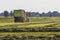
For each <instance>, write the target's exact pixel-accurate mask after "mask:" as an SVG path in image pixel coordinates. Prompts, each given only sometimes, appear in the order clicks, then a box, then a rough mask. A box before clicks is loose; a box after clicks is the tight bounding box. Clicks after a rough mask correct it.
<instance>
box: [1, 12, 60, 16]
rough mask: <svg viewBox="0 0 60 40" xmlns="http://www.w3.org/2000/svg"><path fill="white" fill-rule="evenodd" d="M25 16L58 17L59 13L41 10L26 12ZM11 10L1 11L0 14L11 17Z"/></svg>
mask: <svg viewBox="0 0 60 40" xmlns="http://www.w3.org/2000/svg"><path fill="white" fill-rule="evenodd" d="M26 13H27V16H29V17H60V13H59V12H58V11H53V12H51V11H49V12H47V13H45V12H42V13H39V12H26ZM13 14H14V12H13V11H10V13H9V12H8V11H4V12H2V13H0V16H4V17H13V16H14V15H13Z"/></svg>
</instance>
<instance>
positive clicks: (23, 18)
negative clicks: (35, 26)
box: [14, 9, 29, 22]
mask: <svg viewBox="0 0 60 40" xmlns="http://www.w3.org/2000/svg"><path fill="white" fill-rule="evenodd" d="M14 21H15V22H28V21H29V17H28V16H27V13H26V12H25V10H22V9H20V10H14Z"/></svg>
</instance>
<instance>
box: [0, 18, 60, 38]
mask: <svg viewBox="0 0 60 40" xmlns="http://www.w3.org/2000/svg"><path fill="white" fill-rule="evenodd" d="M29 19H30V20H29V22H23V23H21V22H18V23H15V22H14V18H0V38H4V37H5V36H8V35H17V36H18V37H21V35H22V36H23V35H24V36H29V35H33V36H41V35H42V36H49V35H60V32H12V29H14V28H15V30H16V29H17V30H18V29H19V30H20V29H21V28H22V29H23V30H25V29H29V28H33V29H36V28H41V27H42V28H44V27H47V28H58V29H60V17H30V18H29ZM1 30H2V31H3V30H9V32H2V31H1Z"/></svg>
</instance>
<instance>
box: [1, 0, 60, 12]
mask: <svg viewBox="0 0 60 40" xmlns="http://www.w3.org/2000/svg"><path fill="white" fill-rule="evenodd" d="M14 9H24V10H26V11H33V12H34V11H35V12H48V11H59V12H60V0H0V11H4V10H8V11H10V10H14Z"/></svg>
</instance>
